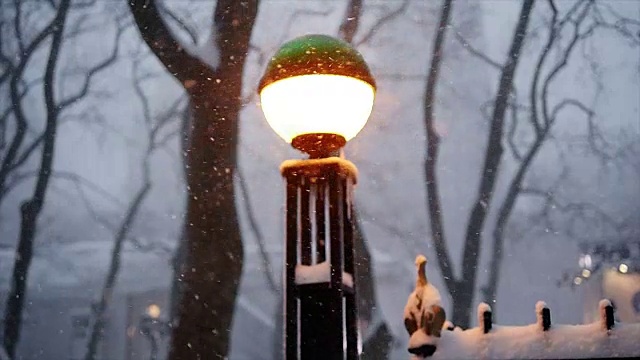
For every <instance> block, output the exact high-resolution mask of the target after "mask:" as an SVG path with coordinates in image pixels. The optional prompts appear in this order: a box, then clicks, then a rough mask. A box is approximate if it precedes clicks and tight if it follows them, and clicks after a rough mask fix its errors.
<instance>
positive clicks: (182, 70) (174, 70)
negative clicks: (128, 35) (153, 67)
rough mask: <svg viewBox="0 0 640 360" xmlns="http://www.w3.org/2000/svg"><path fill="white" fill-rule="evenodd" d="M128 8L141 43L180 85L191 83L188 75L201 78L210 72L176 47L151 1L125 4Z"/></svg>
mask: <svg viewBox="0 0 640 360" xmlns="http://www.w3.org/2000/svg"><path fill="white" fill-rule="evenodd" d="M129 7H130V8H131V12H132V13H133V17H134V19H135V21H136V23H137V24H138V27H139V28H141V29H145V31H143V32H141V35H142V39H143V40H144V41H145V42H146V43H147V45H148V46H149V48H151V50H152V51H153V52H154V54H155V55H156V57H158V59H159V60H160V61H161V62H162V63H163V64H164V66H165V67H166V68H167V70H168V71H169V72H170V73H171V74H173V76H175V77H176V79H178V81H180V82H181V83H185V82H186V81H187V80H191V74H193V73H200V74H201V75H202V76H207V74H209V75H210V74H211V70H210V69H209V68H208V67H207V66H205V65H204V64H203V63H202V62H201V61H200V60H199V59H197V58H195V57H193V56H191V55H189V54H188V53H187V52H186V50H185V49H184V47H183V46H182V45H180V44H179V43H178V41H177V40H176V39H175V38H174V36H173V34H171V31H170V30H169V28H168V27H167V26H166V24H165V23H164V21H163V20H162V16H161V14H160V10H159V9H158V5H157V4H156V1H154V0H135V1H129Z"/></svg>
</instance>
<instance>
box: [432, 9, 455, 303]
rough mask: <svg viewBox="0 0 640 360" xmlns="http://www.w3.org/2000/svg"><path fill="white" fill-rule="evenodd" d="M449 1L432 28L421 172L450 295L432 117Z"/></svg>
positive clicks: (452, 289)
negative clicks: (423, 175)
mask: <svg viewBox="0 0 640 360" xmlns="http://www.w3.org/2000/svg"><path fill="white" fill-rule="evenodd" d="M452 3H453V1H452V0H445V1H443V3H442V10H441V13H440V20H439V22H438V27H437V28H436V34H435V39H434V43H433V50H432V52H431V61H430V63H429V75H428V77H427V83H426V89H425V96H424V125H425V128H426V132H427V151H426V156H425V162H424V171H425V179H426V188H427V209H428V211H429V223H430V225H431V238H432V241H433V244H434V246H435V249H436V260H437V261H438V266H439V267H440V271H441V273H442V277H443V278H444V283H445V284H446V286H447V289H448V290H449V293H450V294H452V295H453V294H455V293H456V292H457V291H458V289H457V288H458V281H457V279H456V277H455V274H454V271H453V268H452V266H453V265H452V262H451V256H450V254H449V249H448V247H447V241H446V236H445V232H444V221H443V218H442V205H441V203H440V192H439V189H438V178H437V172H436V170H437V162H438V152H439V149H440V136H439V135H438V132H437V130H436V124H435V118H434V105H435V99H436V85H437V84H438V75H439V74H440V64H441V63H442V57H443V51H444V41H445V35H446V32H447V28H448V27H449V21H450V17H451V6H452Z"/></svg>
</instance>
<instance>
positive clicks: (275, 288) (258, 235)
mask: <svg viewBox="0 0 640 360" xmlns="http://www.w3.org/2000/svg"><path fill="white" fill-rule="evenodd" d="M236 177H237V178H238V183H239V184H240V191H241V192H242V197H243V200H244V201H243V202H244V207H245V212H246V213H247V218H248V219H249V226H250V227H251V230H252V231H253V235H254V237H255V239H256V243H257V244H258V250H259V252H260V258H261V260H262V268H263V271H264V274H265V278H266V279H267V284H268V285H269V289H270V290H271V292H273V293H274V294H275V295H278V294H280V286H279V285H278V283H277V282H276V280H275V278H274V276H273V272H272V270H271V260H269V253H268V251H267V247H266V246H265V244H264V236H263V235H262V231H261V230H260V225H258V221H257V220H256V218H255V216H254V213H253V208H252V207H251V198H250V197H249V189H248V188H247V184H246V182H245V180H244V177H243V176H242V172H241V171H240V169H239V168H238V170H236Z"/></svg>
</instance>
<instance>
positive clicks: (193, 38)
mask: <svg viewBox="0 0 640 360" xmlns="http://www.w3.org/2000/svg"><path fill="white" fill-rule="evenodd" d="M158 6H159V8H160V13H161V14H163V15H166V16H168V17H169V19H171V20H173V22H175V23H176V24H178V26H179V27H180V29H182V30H183V31H184V32H186V33H187V35H188V36H189V40H191V43H192V44H193V45H197V44H198V34H197V33H196V30H195V29H193V28H192V27H191V26H190V25H189V24H187V22H186V21H185V20H184V19H181V18H180V17H178V16H177V15H176V14H174V13H173V12H172V11H171V10H169V9H167V7H166V6H165V5H164V4H162V3H159V5H158Z"/></svg>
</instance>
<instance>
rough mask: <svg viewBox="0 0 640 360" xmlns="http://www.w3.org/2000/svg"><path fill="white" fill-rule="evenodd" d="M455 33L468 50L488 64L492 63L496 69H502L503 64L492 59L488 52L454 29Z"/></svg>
mask: <svg viewBox="0 0 640 360" xmlns="http://www.w3.org/2000/svg"><path fill="white" fill-rule="evenodd" d="M453 35H454V36H455V37H456V39H457V40H458V42H460V44H461V45H462V47H463V48H464V49H465V50H467V51H468V52H469V53H470V54H471V55H473V56H475V57H477V58H478V59H480V60H482V61H484V62H485V63H486V64H488V65H490V66H491V67H493V68H494V69H496V70H502V64H500V63H499V62H497V61H495V60H493V59H491V58H490V57H489V56H488V55H487V54H485V53H483V52H482V51H480V50H478V49H476V48H475V47H474V46H473V45H471V44H470V43H469V42H468V41H467V40H466V39H465V38H464V37H463V36H462V34H460V32H458V31H454V32H453Z"/></svg>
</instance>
